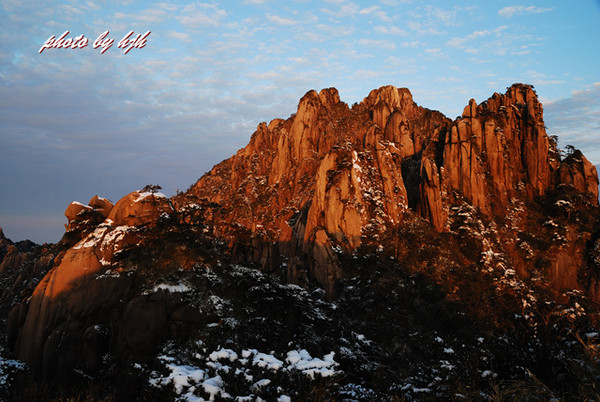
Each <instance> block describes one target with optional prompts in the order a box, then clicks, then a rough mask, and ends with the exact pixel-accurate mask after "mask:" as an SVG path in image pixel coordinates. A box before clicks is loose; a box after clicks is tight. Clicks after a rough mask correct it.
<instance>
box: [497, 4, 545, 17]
mask: <svg viewBox="0 0 600 402" xmlns="http://www.w3.org/2000/svg"><path fill="white" fill-rule="evenodd" d="M552 10H554V8H553V7H536V6H508V7H504V8H502V9H500V10H499V11H498V15H500V16H501V17H506V18H510V17H513V16H515V15H527V14H541V13H547V12H548V11H552Z"/></svg>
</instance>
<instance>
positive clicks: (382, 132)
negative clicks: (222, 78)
mask: <svg viewBox="0 0 600 402" xmlns="http://www.w3.org/2000/svg"><path fill="white" fill-rule="evenodd" d="M571 159H573V158H571ZM571 159H565V160H564V161H563V162H561V158H560V155H559V153H558V150H557V149H556V146H555V144H554V143H553V142H552V141H551V140H550V138H549V137H548V135H547V134H546V129H545V126H544V121H543V110H542V105H541V103H540V102H539V101H538V99H537V95H536V94H535V92H534V91H533V89H532V87H530V86H528V85H522V84H515V85H513V86H511V87H510V88H508V90H507V92H506V93H505V94H503V95H501V94H497V93H495V94H494V95H493V96H492V97H491V98H489V99H488V100H487V101H484V102H482V103H481V104H479V105H477V103H476V102H475V101H474V100H471V101H470V102H469V104H468V105H467V106H466V107H465V109H464V111H463V114H462V116H460V117H458V118H457V119H456V120H455V121H451V120H450V119H448V118H446V117H445V116H443V115H442V114H441V113H439V112H437V111H431V110H429V109H425V108H422V107H420V106H418V105H416V104H415V103H414V101H413V99H412V95H411V93H410V91H409V90H408V89H406V88H395V87H393V86H385V87H381V88H379V89H376V90H373V91H371V93H370V94H369V96H367V97H366V98H365V99H364V100H363V101H362V102H361V103H359V104H355V105H353V106H352V108H349V107H348V105H346V104H345V103H343V102H341V101H340V98H339V95H338V93H337V91H336V90H335V89H333V88H329V89H324V90H322V91H321V92H320V93H317V92H315V91H310V92H308V93H307V94H306V95H305V96H304V97H303V98H302V99H301V100H300V103H299V105H298V111H297V113H296V114H295V115H292V116H291V117H290V118H288V119H287V120H281V119H276V120H273V121H272V122H271V123H269V124H266V123H261V124H260V125H259V126H258V128H257V130H256V132H255V133H254V134H253V135H252V138H251V140H250V143H249V144H248V145H247V146H246V147H245V148H243V149H241V150H239V151H238V152H237V154H236V155H234V156H233V157H231V158H230V159H228V160H226V161H224V162H222V163H220V164H219V165H217V166H215V167H214V168H213V169H212V170H211V171H210V172H209V173H207V174H206V175H205V176H203V177H202V178H201V179H200V180H199V181H198V182H197V183H196V184H195V185H194V186H193V188H192V189H191V190H190V192H189V193H190V194H194V195H196V196H198V197H201V198H206V199H208V200H210V201H213V202H215V203H218V204H220V206H221V208H222V210H221V215H220V218H219V220H220V222H221V224H220V225H218V229H217V233H218V234H219V235H220V236H222V237H224V238H228V239H229V240H230V242H231V243H232V244H233V243H236V242H240V241H245V240H243V239H240V236H239V228H240V227H243V228H245V229H246V230H247V234H248V236H249V237H251V240H247V241H248V242H249V243H251V244H253V245H254V247H253V248H252V251H251V252H250V254H251V255H250V256H249V259H251V260H255V261H260V262H261V263H263V264H266V265H269V263H268V260H269V257H268V256H272V255H281V256H283V257H287V258H289V260H290V263H289V264H288V266H289V271H288V275H289V279H290V280H293V281H297V280H300V279H301V278H300V277H301V276H302V275H303V274H299V273H298V272H299V271H303V270H305V269H308V270H309V272H308V274H309V276H312V277H314V278H316V279H317V280H318V281H319V282H320V283H321V284H322V285H323V286H325V288H326V289H328V290H329V291H333V285H332V284H333V283H334V282H335V280H336V279H338V278H339V277H340V276H341V270H340V268H339V266H338V265H339V264H338V263H337V262H336V256H335V253H326V252H323V251H319V252H315V249H318V250H320V249H321V248H324V249H327V250H329V249H331V247H332V246H334V245H336V246H339V247H341V248H342V249H343V250H345V251H347V252H351V251H352V250H356V249H357V248H358V247H360V246H361V245H363V244H365V243H369V242H372V241H376V240H377V239H378V237H379V236H382V235H383V234H385V233H386V232H388V231H389V230H390V229H394V228H397V227H399V226H400V225H402V223H403V221H405V219H406V218H407V217H412V216H414V213H417V214H419V215H420V216H421V217H422V218H424V219H426V220H428V221H429V222H430V224H431V225H432V226H433V227H434V228H435V229H436V230H437V231H439V232H444V231H448V230H449V221H448V219H449V214H450V208H451V206H452V205H456V204H459V203H460V202H463V201H464V202H467V203H468V204H470V205H472V206H474V207H476V208H478V210H479V211H480V212H481V213H483V214H484V215H487V216H489V217H491V218H493V217H495V216H503V215H505V214H506V213H507V211H509V210H511V208H513V207H514V205H515V202H516V200H530V201H533V200H534V199H536V197H539V196H543V195H544V194H546V192H547V191H549V190H551V189H556V188H558V187H560V186H561V185H568V186H572V187H574V188H576V189H577V190H578V191H581V192H583V193H588V194H589V195H590V199H591V200H592V201H591V202H593V203H596V204H597V194H598V177H597V173H596V169H595V168H594V166H593V165H591V163H589V162H588V161H587V160H586V159H585V158H584V157H580V158H577V159H576V160H577V162H574V160H571ZM232 225H234V226H235V227H236V229H235V230H232V229H231V227H232ZM258 240H260V241H258ZM272 242H275V243H277V244H278V248H277V250H274V249H273V247H272V246H264V245H265V244H267V245H268V244H271V243H272ZM259 243H261V244H263V246H262V247H258V246H257V244H259ZM301 254H303V255H307V256H308V257H307V259H308V261H299V257H298V256H299V255H301ZM317 256H318V257H317ZM307 267H310V268H307Z"/></svg>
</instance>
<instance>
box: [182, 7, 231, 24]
mask: <svg viewBox="0 0 600 402" xmlns="http://www.w3.org/2000/svg"><path fill="white" fill-rule="evenodd" d="M226 16H227V11H225V10H223V9H220V8H218V7H217V6H215V5H214V4H201V3H198V4H188V5H187V6H185V7H184V8H183V10H182V11H181V14H180V15H179V16H178V17H177V20H178V21H179V22H180V23H181V24H183V25H188V26H190V28H199V27H214V26H219V25H220V24H221V21H222V20H223V18H224V17H226Z"/></svg>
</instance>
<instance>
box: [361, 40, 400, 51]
mask: <svg viewBox="0 0 600 402" xmlns="http://www.w3.org/2000/svg"><path fill="white" fill-rule="evenodd" d="M358 44H359V45H363V46H369V47H375V48H380V49H389V50H394V49H396V44H395V43H394V42H392V41H389V40H383V39H360V40H359V41H358Z"/></svg>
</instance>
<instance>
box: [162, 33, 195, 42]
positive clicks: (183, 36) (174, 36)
mask: <svg viewBox="0 0 600 402" xmlns="http://www.w3.org/2000/svg"><path fill="white" fill-rule="evenodd" d="M166 36H167V37H169V38H172V39H175V40H180V41H184V42H189V41H191V37H190V34H187V33H185V32H177V31H169V32H167V33H166Z"/></svg>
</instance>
